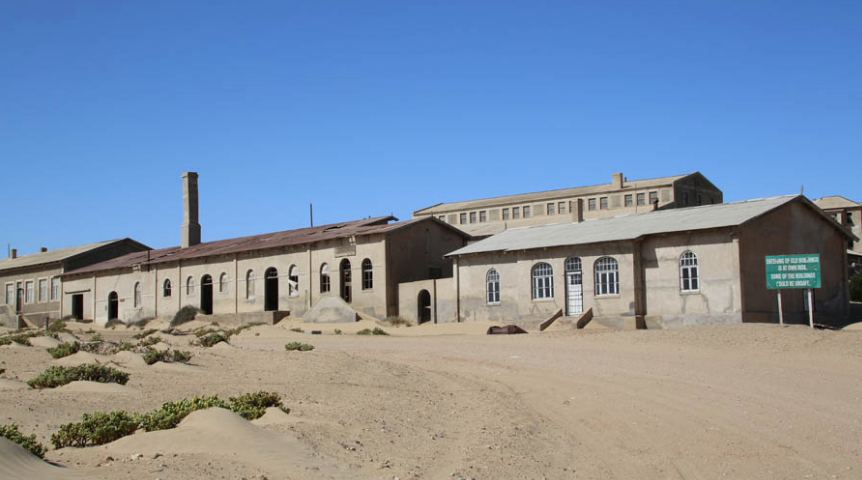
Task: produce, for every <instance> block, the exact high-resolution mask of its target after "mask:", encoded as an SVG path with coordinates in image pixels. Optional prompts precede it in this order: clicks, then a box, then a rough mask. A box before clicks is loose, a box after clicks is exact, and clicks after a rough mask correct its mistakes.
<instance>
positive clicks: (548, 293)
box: [530, 262, 554, 301]
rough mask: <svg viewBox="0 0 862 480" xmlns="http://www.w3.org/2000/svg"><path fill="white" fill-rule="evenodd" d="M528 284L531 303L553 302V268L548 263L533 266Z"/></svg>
mask: <svg viewBox="0 0 862 480" xmlns="http://www.w3.org/2000/svg"><path fill="white" fill-rule="evenodd" d="M545 267H547V268H545ZM530 284H531V286H532V288H531V297H532V300H533V301H543V300H553V299H554V267H552V266H551V264H550V263H548V262H539V263H537V264H535V265H533V267H532V268H531V269H530Z"/></svg>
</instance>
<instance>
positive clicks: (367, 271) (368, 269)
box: [360, 258, 374, 292]
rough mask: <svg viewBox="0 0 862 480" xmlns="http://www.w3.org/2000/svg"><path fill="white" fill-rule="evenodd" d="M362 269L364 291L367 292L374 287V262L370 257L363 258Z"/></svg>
mask: <svg viewBox="0 0 862 480" xmlns="http://www.w3.org/2000/svg"><path fill="white" fill-rule="evenodd" d="M360 268H361V271H362V291H363V292H367V291H369V290H373V289H374V264H373V263H372V262H371V259H370V258H366V259H363V260H362V263H361V264H360Z"/></svg>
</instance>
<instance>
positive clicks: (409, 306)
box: [398, 278, 458, 325]
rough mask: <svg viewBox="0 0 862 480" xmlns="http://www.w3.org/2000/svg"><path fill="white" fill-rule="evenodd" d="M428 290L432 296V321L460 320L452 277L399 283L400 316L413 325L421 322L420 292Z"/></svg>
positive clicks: (451, 321) (448, 321)
mask: <svg viewBox="0 0 862 480" xmlns="http://www.w3.org/2000/svg"><path fill="white" fill-rule="evenodd" d="M423 290H425V291H427V292H428V294H429V296H430V298H431V320H430V321H431V322H432V323H453V322H457V321H458V316H457V313H458V312H457V310H456V303H455V282H454V279H452V278H441V279H432V280H420V281H416V282H408V283H400V284H398V299H399V300H398V316H399V317H401V318H403V319H404V320H407V321H409V322H410V323H412V324H413V325H418V324H419V293H420V292H421V291H423Z"/></svg>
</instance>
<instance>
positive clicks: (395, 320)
mask: <svg viewBox="0 0 862 480" xmlns="http://www.w3.org/2000/svg"><path fill="white" fill-rule="evenodd" d="M386 321H387V322H388V323H389V325H392V326H393V327H400V326H402V325H404V326H405V327H410V326H413V324H412V323H410V321H409V320H405V319H403V318H401V317H389V318H387V319H386Z"/></svg>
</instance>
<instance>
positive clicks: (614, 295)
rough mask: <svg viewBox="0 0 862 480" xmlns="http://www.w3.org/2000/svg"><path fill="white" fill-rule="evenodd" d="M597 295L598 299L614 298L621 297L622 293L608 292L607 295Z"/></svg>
mask: <svg viewBox="0 0 862 480" xmlns="http://www.w3.org/2000/svg"><path fill="white" fill-rule="evenodd" d="M595 297H596V300H604V299H613V298H620V294H618V293H616V294H607V295H596V296H595Z"/></svg>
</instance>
